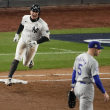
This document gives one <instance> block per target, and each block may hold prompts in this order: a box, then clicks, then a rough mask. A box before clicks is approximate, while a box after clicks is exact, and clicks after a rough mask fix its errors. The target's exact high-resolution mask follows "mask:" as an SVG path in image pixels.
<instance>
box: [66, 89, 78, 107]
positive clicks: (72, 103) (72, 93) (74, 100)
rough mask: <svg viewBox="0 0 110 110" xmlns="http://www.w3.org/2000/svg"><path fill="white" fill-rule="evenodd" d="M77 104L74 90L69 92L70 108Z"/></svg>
mask: <svg viewBox="0 0 110 110" xmlns="http://www.w3.org/2000/svg"><path fill="white" fill-rule="evenodd" d="M75 105H76V96H75V94H74V92H73V91H69V93H68V106H69V108H74V107H75Z"/></svg>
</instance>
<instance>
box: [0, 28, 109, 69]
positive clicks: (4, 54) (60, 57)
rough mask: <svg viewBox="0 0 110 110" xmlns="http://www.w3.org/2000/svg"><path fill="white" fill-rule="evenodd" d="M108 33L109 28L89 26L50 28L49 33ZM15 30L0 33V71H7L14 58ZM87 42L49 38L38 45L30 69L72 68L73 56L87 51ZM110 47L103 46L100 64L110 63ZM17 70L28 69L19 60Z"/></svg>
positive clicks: (99, 57)
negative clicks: (64, 28)
mask: <svg viewBox="0 0 110 110" xmlns="http://www.w3.org/2000/svg"><path fill="white" fill-rule="evenodd" d="M85 30H86V32H87V33H96V32H98V33H109V31H110V28H89V29H79V31H78V29H69V30H68V29H67V30H51V34H71V33H78V32H79V33H84V32H85ZM14 34H15V32H1V33H0V38H1V40H0V71H9V68H10V64H11V63H12V61H13V59H14V54H15V50H16V45H17V43H15V42H13V37H14ZM87 46H88V44H86V43H75V42H68V41H60V40H52V39H51V40H50V42H46V43H43V44H40V45H39V48H38V52H37V54H36V55H35V57H34V63H35V65H34V67H33V68H32V69H34V70H35V69H52V68H72V67H73V64H74V60H75V57H76V56H77V55H79V54H80V53H83V52H86V51H87ZM109 55H110V47H105V49H104V50H102V52H101V54H100V55H99V56H98V57H95V58H96V60H98V62H99V65H100V66H106V65H110V61H109V59H110V57H109ZM17 70H29V69H28V67H25V66H23V64H22V62H20V64H19V66H18V68H17Z"/></svg>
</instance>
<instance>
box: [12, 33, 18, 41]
mask: <svg viewBox="0 0 110 110" xmlns="http://www.w3.org/2000/svg"><path fill="white" fill-rule="evenodd" d="M18 39H19V34H15V37H14V39H13V42H18Z"/></svg>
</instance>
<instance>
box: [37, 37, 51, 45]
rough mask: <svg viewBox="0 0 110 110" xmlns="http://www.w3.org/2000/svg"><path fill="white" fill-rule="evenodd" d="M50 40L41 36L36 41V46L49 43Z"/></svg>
mask: <svg viewBox="0 0 110 110" xmlns="http://www.w3.org/2000/svg"><path fill="white" fill-rule="evenodd" d="M49 40H50V39H49V38H48V37H46V36H42V37H41V38H40V39H39V40H37V44H41V43H43V42H46V41H49Z"/></svg>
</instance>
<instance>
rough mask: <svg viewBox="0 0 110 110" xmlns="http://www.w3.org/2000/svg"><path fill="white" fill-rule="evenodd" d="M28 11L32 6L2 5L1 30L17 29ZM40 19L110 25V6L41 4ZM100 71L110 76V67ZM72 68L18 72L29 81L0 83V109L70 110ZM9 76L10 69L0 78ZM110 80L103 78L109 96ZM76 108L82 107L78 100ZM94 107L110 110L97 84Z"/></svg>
mask: <svg viewBox="0 0 110 110" xmlns="http://www.w3.org/2000/svg"><path fill="white" fill-rule="evenodd" d="M25 14H29V8H20V9H19V8H16V9H15V8H9V9H6V8H1V9H0V15H1V18H0V19H1V20H0V32H6V31H17V29H18V26H19V24H20V22H21V18H22V16H23V15H25ZM41 18H43V19H44V20H45V21H46V22H47V23H48V25H49V28H50V29H73V28H86V27H87V28H90V27H110V6H109V5H98V6H95V5H92V6H70V7H42V8H41ZM99 70H100V73H109V74H100V77H101V78H110V66H106V67H105V66H103V67H100V68H99ZM72 71H73V70H72V68H66V69H50V70H30V71H16V72H15V74H14V77H13V78H15V79H21V80H25V81H28V84H14V85H13V86H11V87H8V86H6V85H5V84H3V83H0V87H1V90H0V106H1V107H0V109H1V110H70V109H69V108H68V105H67V93H68V91H69V90H70V84H71V80H70V79H71V73H72ZM7 75H8V72H1V73H0V79H4V78H7V77H5V76H7ZM17 75H19V76H17ZM27 75H33V76H27ZM41 75H42V76H41ZM3 76H4V77H3ZM109 82H110V79H102V83H103V85H104V87H105V89H106V91H107V92H108V94H109V95H110V83H109ZM94 86H95V85H94ZM74 110H79V102H78V100H77V104H76V107H75V108H74ZM94 110H110V101H109V102H107V103H105V102H104V101H103V95H102V93H101V92H100V91H99V90H98V89H97V88H96V86H95V99H94Z"/></svg>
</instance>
